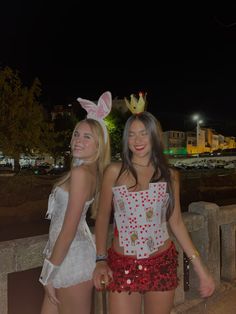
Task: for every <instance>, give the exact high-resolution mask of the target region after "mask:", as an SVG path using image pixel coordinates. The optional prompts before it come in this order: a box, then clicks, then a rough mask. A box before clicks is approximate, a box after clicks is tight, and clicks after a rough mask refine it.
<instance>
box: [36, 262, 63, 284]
mask: <svg viewBox="0 0 236 314" xmlns="http://www.w3.org/2000/svg"><path fill="white" fill-rule="evenodd" d="M58 270H59V266H56V265H53V264H52V263H51V262H50V261H49V260H48V259H46V258H45V260H44V263H43V268H42V271H41V275H40V277H39V282H41V284H42V285H44V286H46V285H47V284H49V283H50V282H52V280H53V279H54V278H55V276H56V274H57V272H58Z"/></svg>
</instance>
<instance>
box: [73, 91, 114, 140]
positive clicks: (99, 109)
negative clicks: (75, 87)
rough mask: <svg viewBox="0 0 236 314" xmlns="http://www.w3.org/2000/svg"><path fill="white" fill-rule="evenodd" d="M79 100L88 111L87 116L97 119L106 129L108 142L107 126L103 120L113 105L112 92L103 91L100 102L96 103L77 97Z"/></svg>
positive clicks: (105, 134) (104, 129)
mask: <svg viewBox="0 0 236 314" xmlns="http://www.w3.org/2000/svg"><path fill="white" fill-rule="evenodd" d="M77 100H78V102H79V103H80V104H81V106H82V107H83V108H84V109H85V110H86V111H87V118H89V119H94V120H97V121H98V122H99V123H100V124H101V126H102V128H103V131H104V136H105V142H107V137H108V133H107V128H106V125H105V123H104V121H103V119H104V118H105V117H106V116H107V115H108V114H109V113H110V111H111V105H112V97H111V93H110V92H108V91H107V92H105V93H103V94H102V95H101V96H100V97H99V99H98V104H97V105H96V104H95V103H94V102H92V101H90V100H87V99H83V98H77Z"/></svg>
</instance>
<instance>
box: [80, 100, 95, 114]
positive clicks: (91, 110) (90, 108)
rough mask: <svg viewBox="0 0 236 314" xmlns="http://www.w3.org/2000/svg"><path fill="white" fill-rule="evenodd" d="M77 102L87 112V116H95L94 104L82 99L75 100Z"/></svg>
mask: <svg viewBox="0 0 236 314" xmlns="http://www.w3.org/2000/svg"><path fill="white" fill-rule="evenodd" d="M77 100H78V102H79V103H80V104H81V107H82V108H84V109H85V110H86V111H87V113H88V115H93V116H96V112H97V106H96V104H95V103H94V102H92V101H90V100H87V99H83V98H77Z"/></svg>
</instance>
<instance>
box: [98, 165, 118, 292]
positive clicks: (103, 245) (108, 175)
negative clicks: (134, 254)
mask: <svg viewBox="0 0 236 314" xmlns="http://www.w3.org/2000/svg"><path fill="white" fill-rule="evenodd" d="M118 173H119V166H118V165H117V164H111V165H109V166H108V167H107V169H106V170H105V172H104V177H103V182H102V189H101V193H100V201H99V208H98V214H97V217H96V223H95V239H96V249H97V256H98V255H103V256H106V254H107V239H108V227H109V222H110V216H111V210H112V197H113V196H112V187H113V186H114V184H115V181H116V178H117V176H118ZM102 276H103V277H104V281H105V283H107V282H108V281H109V277H112V273H111V270H110V268H109V267H108V266H107V263H106V261H100V262H97V263H96V268H95V271H94V276H93V278H94V284H95V287H96V288H97V289H101V277H102Z"/></svg>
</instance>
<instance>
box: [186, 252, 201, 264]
mask: <svg viewBox="0 0 236 314" xmlns="http://www.w3.org/2000/svg"><path fill="white" fill-rule="evenodd" d="M198 256H200V255H199V253H198V251H197V250H195V251H194V253H193V254H192V255H191V256H189V257H188V260H189V262H192V261H193V260H194V259H195V258H197V257H198Z"/></svg>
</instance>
